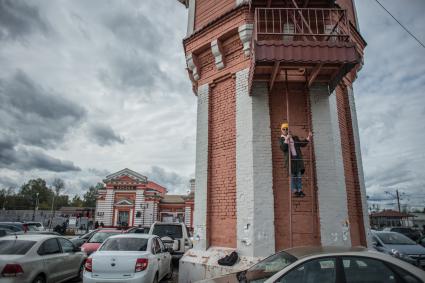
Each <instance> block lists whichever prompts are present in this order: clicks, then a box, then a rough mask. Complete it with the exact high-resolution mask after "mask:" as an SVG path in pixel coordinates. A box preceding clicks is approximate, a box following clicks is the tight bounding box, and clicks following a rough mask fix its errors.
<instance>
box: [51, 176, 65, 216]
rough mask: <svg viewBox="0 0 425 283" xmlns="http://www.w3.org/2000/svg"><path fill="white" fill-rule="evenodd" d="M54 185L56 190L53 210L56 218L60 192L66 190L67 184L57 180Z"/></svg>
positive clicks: (53, 198)
mask: <svg viewBox="0 0 425 283" xmlns="http://www.w3.org/2000/svg"><path fill="white" fill-rule="evenodd" d="M52 185H53V188H54V190H55V193H54V194H53V196H52V210H53V216H54V215H55V212H56V208H57V207H58V198H59V195H60V192H61V191H62V190H63V189H64V188H65V182H64V181H63V180H62V179H59V178H56V179H54V180H53V183H52Z"/></svg>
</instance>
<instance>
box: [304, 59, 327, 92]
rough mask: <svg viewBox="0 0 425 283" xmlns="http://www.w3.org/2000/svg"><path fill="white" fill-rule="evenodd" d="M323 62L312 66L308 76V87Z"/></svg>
mask: <svg viewBox="0 0 425 283" xmlns="http://www.w3.org/2000/svg"><path fill="white" fill-rule="evenodd" d="M322 66H323V63H320V64H318V65H316V67H314V69H313V70H312V71H311V74H310V77H309V78H308V82H307V86H308V87H310V86H311V85H312V84H313V83H314V80H315V79H316V77H317V75H318V74H319V72H320V70H321V69H322Z"/></svg>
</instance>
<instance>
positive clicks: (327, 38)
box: [325, 13, 344, 41]
mask: <svg viewBox="0 0 425 283" xmlns="http://www.w3.org/2000/svg"><path fill="white" fill-rule="evenodd" d="M343 18H344V13H342V14H341V17H339V19H338V21H337V22H336V23H335V25H334V27H333V28H332V30H331V32H330V33H329V35H328V37H326V38H325V41H328V40H329V38H330V37H331V35H332V34H333V32H334V31H335V29H336V28H337V26H338V24H339V22H340V21H341V20H342V19H343Z"/></svg>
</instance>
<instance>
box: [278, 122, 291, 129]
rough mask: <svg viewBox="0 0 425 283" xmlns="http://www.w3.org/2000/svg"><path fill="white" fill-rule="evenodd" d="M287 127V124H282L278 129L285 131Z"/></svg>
mask: <svg viewBox="0 0 425 283" xmlns="http://www.w3.org/2000/svg"><path fill="white" fill-rule="evenodd" d="M288 127H289V124H288V123H282V125H281V126H280V129H281V130H282V129H287V128H288Z"/></svg>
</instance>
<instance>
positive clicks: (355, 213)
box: [336, 86, 366, 246]
mask: <svg viewBox="0 0 425 283" xmlns="http://www.w3.org/2000/svg"><path fill="white" fill-rule="evenodd" d="M336 99H337V107H338V120H339V128H340V131H341V147H342V157H343V161H344V175H345V186H346V188H347V206H348V217H349V220H350V235H351V243H352V245H353V246H359V245H366V241H365V231H364V224H363V210H362V201H361V194H360V185H359V177H358V176H359V175H358V170H357V162H356V152H355V146H354V137H353V127H352V121H351V112H350V105H349V101H348V96H347V92H346V89H345V88H344V89H343V88H341V87H340V86H338V87H337V88H336Z"/></svg>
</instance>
